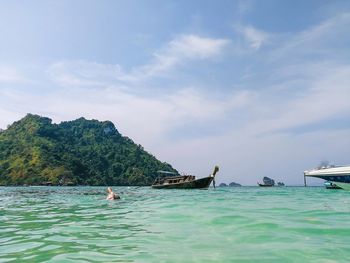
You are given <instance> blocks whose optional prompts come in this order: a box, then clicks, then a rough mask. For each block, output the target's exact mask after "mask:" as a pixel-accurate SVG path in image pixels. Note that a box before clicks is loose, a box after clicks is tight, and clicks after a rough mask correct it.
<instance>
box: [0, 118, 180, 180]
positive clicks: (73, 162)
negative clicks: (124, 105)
mask: <svg viewBox="0 0 350 263" xmlns="http://www.w3.org/2000/svg"><path fill="white" fill-rule="evenodd" d="M158 170H166V171H171V172H175V173H177V171H176V170H175V169H174V168H173V167H172V166H171V165H170V164H168V163H166V162H161V161H159V160H158V159H157V158H156V157H155V156H153V155H152V154H150V153H148V152H147V151H145V150H144V148H143V147H142V146H141V145H139V144H135V143H134V142H133V141H132V140H131V139H130V138H128V137H125V136H122V135H121V134H120V133H119V132H118V130H117V129H116V127H115V126H114V124H113V123H112V122H110V121H98V120H87V119H85V118H79V119H77V120H73V121H64V122H61V123H59V124H54V123H52V120H51V119H49V118H46V117H41V116H39V115H34V114H27V115H26V116H25V117H24V118H23V119H21V120H19V121H16V122H14V123H13V124H11V125H9V126H8V127H7V129H4V130H1V131H0V185H5V186H9V185H16V186H17V185H93V186H95V185H96V186H97V185H126V186H128V185H137V186H144V185H151V184H152V182H153V181H154V179H155V178H156V177H157V171H158Z"/></svg>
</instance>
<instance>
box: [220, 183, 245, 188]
mask: <svg viewBox="0 0 350 263" xmlns="http://www.w3.org/2000/svg"><path fill="white" fill-rule="evenodd" d="M237 186H242V185H240V184H238V183H235V182H232V183H230V184H229V185H227V184H225V183H221V184H219V187H237Z"/></svg>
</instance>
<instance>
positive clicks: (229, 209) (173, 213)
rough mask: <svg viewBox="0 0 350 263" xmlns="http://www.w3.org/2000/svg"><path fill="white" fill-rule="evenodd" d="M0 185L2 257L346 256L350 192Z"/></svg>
mask: <svg viewBox="0 0 350 263" xmlns="http://www.w3.org/2000/svg"><path fill="white" fill-rule="evenodd" d="M114 190H115V191H116V192H118V193H119V194H120V195H121V197H122V200H120V201H106V200H105V199H104V198H105V194H106V192H105V188H104V187H18V188H15V187H9V188H6V187H0V262H18V261H27V262H42V261H45V262H84V261H90V262H348V260H349V258H350V250H349V244H350V192H346V191H343V190H326V189H324V188H318V187H310V188H303V187H295V188H294V187H281V188H278V187H275V188H268V189H265V188H258V187H238V188H217V189H209V190H153V189H150V188H148V187H141V188H137V187H115V188H114Z"/></svg>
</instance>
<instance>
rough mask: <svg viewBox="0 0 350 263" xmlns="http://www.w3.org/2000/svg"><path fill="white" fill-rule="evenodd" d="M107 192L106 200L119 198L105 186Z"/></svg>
mask: <svg viewBox="0 0 350 263" xmlns="http://www.w3.org/2000/svg"><path fill="white" fill-rule="evenodd" d="M107 192H108V195H107V198H106V199H107V200H115V199H120V196H119V195H117V194H116V193H114V192H113V190H112V188H111V187H108V188H107Z"/></svg>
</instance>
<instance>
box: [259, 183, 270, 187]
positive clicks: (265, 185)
mask: <svg viewBox="0 0 350 263" xmlns="http://www.w3.org/2000/svg"><path fill="white" fill-rule="evenodd" d="M258 185H259V186H260V187H272V186H273V185H272V184H259V183H258Z"/></svg>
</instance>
